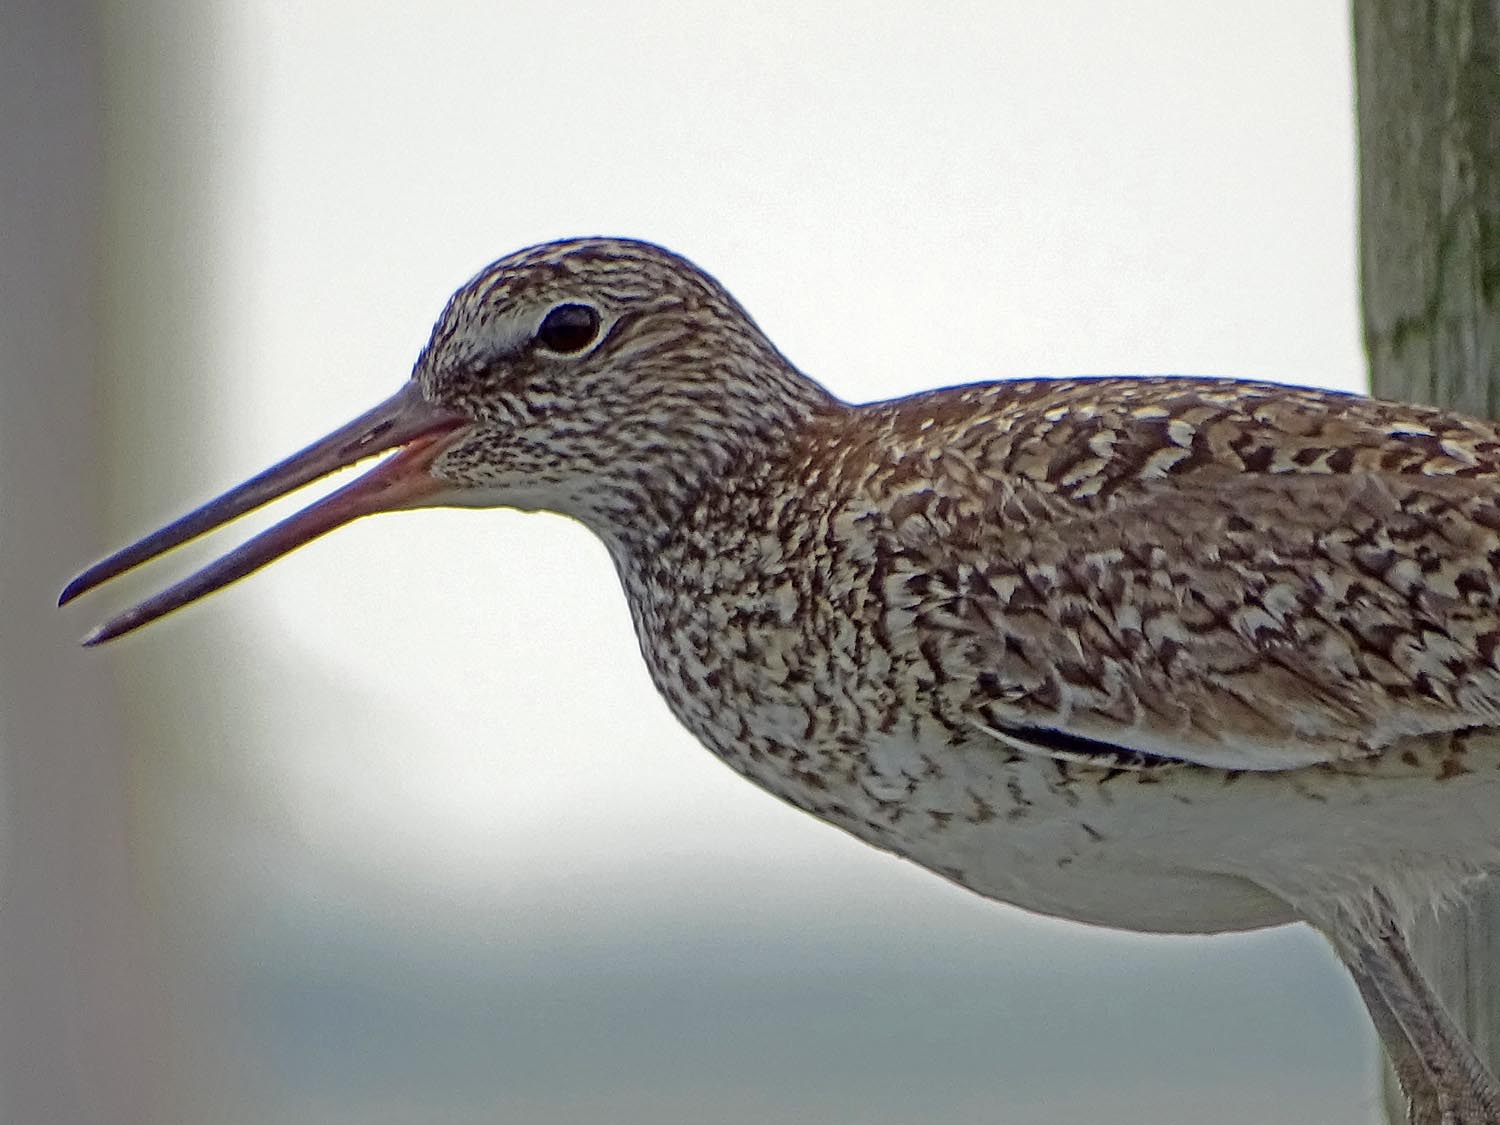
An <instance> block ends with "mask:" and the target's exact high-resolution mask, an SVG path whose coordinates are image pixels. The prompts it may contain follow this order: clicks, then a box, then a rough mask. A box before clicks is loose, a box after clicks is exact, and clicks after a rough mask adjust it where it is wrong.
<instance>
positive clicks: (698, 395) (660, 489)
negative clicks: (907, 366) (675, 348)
mask: <svg viewBox="0 0 1500 1125" xmlns="http://www.w3.org/2000/svg"><path fill="white" fill-rule="evenodd" d="M692 390H693V391H694V392H695V393H693V394H687V395H684V396H683V398H682V399H681V400H680V401H677V402H673V403H668V404H665V407H664V408H663V407H662V404H658V413H657V415H656V418H655V419H654V422H653V425H652V427H651V431H652V436H651V438H650V441H649V444H647V445H645V446H641V447H637V448H636V449H635V450H634V451H633V454H632V457H631V463H630V465H629V466H628V468H622V469H621V471H618V472H613V473H609V474H605V475H603V476H601V477H600V478H598V479H596V480H594V481H592V482H590V484H589V486H588V487H587V488H586V489H585V491H584V494H583V495H582V496H581V497H580V501H581V503H580V504H579V510H577V511H576V512H574V513H570V514H574V515H576V516H577V518H579V519H581V520H582V521H583V522H584V523H585V524H587V525H589V526H590V527H591V528H592V530H593V531H594V532H595V533H596V534H598V535H599V537H600V538H601V539H603V540H604V542H605V544H606V545H607V546H608V547H609V548H610V551H611V553H613V554H614V555H615V556H616V559H617V562H619V563H620V564H621V566H622V567H627V566H629V565H631V564H632V563H633V562H638V561H640V560H645V559H650V558H652V557H654V556H655V554H656V553H657V552H658V551H660V550H661V548H662V546H663V544H665V543H667V542H669V541H671V540H672V539H674V538H676V537H677V536H678V535H679V534H680V533H681V532H682V530H683V529H684V528H685V527H688V526H691V525H692V524H694V522H695V521H698V520H700V519H701V518H702V513H703V511H704V510H705V508H706V507H707V508H712V509H713V510H716V511H722V510H723V509H724V506H725V501H726V499H728V498H732V497H734V496H736V495H743V494H747V493H750V492H754V491H756V490H758V489H760V488H762V487H764V484H765V482H766V481H767V480H768V479H770V478H772V477H774V476H776V475H777V474H778V472H779V471H780V469H781V468H782V467H783V466H784V465H785V464H786V463H787V462H788V461H789V460H791V459H794V458H795V457H796V456H797V454H798V450H799V449H800V448H801V447H802V446H803V445H804V443H805V439H806V436H807V434H808V433H809V432H810V431H811V430H814V429H817V428H819V427H821V426H825V425H827V424H828V423H829V421H830V419H834V418H836V417H837V416H838V415H839V414H841V413H843V412H845V411H847V410H849V409H850V408H849V407H848V406H847V405H846V404H844V403H842V402H840V401H839V400H838V399H836V398H834V397H833V396H832V395H831V394H829V393H828V392H827V391H826V390H824V389H823V388H822V387H821V386H819V385H818V384H817V383H815V382H813V381H812V380H810V379H808V378H806V377H805V376H803V375H801V374H800V373H799V372H797V371H796V370H795V369H793V368H791V367H790V366H789V365H785V362H784V361H782V364H781V365H780V366H778V368H777V370H776V371H775V373H774V374H773V373H772V372H771V371H770V370H769V369H763V371H762V374H761V382H759V383H757V385H756V386H755V387H754V388H753V392H752V391H751V390H748V389H746V388H743V387H735V386H734V385H733V384H729V385H727V386H726V384H725V382H724V381H722V380H720V379H717V378H711V377H710V378H705V379H704V380H703V381H702V383H701V384H700V385H698V386H697V387H693V388H692Z"/></svg>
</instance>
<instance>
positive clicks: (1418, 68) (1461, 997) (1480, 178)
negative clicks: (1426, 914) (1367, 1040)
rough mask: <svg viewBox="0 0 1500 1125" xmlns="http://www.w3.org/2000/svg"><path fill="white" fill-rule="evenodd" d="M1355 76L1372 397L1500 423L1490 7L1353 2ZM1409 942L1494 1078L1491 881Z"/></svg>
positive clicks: (1391, 1111) (1498, 1024)
mask: <svg viewBox="0 0 1500 1125" xmlns="http://www.w3.org/2000/svg"><path fill="white" fill-rule="evenodd" d="M1354 73H1355V83H1356V87H1357V107H1358V117H1359V182H1360V200H1359V217H1360V282H1361V288H1362V291H1363V305H1364V325H1365V349H1366V352H1367V353H1368V355H1369V360H1370V384H1371V387H1372V389H1373V390H1374V392H1375V393H1376V394H1377V395H1381V396H1383V397H1387V398H1396V399H1404V400H1407V401H1413V402H1427V403H1434V404H1438V405H1443V406H1451V407H1455V408H1457V409H1459V410H1462V411H1464V412H1466V413H1470V414H1477V415H1481V416H1488V417H1491V418H1495V417H1500V0H1354ZM1414 940H1415V944H1416V946H1417V950H1418V955H1419V958H1420V960H1421V961H1422V964H1423V967H1424V969H1425V970H1426V972H1427V974H1428V976H1429V978H1430V979H1431V980H1432V981H1433V983H1434V985H1435V986H1436V988H1437V990H1438V992H1439V993H1441V995H1442V996H1443V999H1444V1000H1445V1001H1446V1002H1447V1003H1448V1005H1449V1007H1450V1008H1451V1009H1452V1011H1453V1012H1454V1014H1455V1016H1457V1018H1458V1019H1459V1021H1460V1022H1461V1023H1462V1024H1463V1025H1464V1027H1465V1028H1466V1029H1467V1030H1468V1032H1469V1034H1470V1036H1472V1038H1473V1040H1474V1043H1475V1046H1476V1047H1477V1048H1478V1049H1479V1051H1480V1053H1481V1054H1483V1055H1485V1056H1486V1057H1487V1058H1488V1059H1489V1060H1490V1065H1491V1066H1492V1067H1494V1068H1495V1069H1496V1070H1500V886H1488V887H1486V889H1485V890H1484V892H1483V893H1481V894H1480V895H1478V896H1476V898H1475V899H1474V900H1473V902H1472V903H1471V904H1470V906H1469V907H1468V908H1467V909H1463V910H1456V911H1453V912H1451V913H1449V914H1448V915H1446V916H1444V917H1443V918H1442V919H1441V920H1433V921H1431V922H1430V923H1426V924H1424V925H1423V926H1422V927H1421V932H1419V933H1417V934H1416V935H1414ZM1385 1087H1386V1106H1387V1112H1388V1115H1389V1117H1390V1119H1391V1120H1392V1121H1404V1120H1405V1116H1404V1114H1405V1110H1404V1105H1403V1103H1402V1100H1401V1098H1400V1094H1399V1091H1397V1090H1396V1088H1395V1083H1394V1077H1393V1076H1392V1075H1391V1074H1390V1073H1389V1071H1387V1073H1386V1076H1385Z"/></svg>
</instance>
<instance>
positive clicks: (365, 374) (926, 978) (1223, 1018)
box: [0, 0, 1376, 1125]
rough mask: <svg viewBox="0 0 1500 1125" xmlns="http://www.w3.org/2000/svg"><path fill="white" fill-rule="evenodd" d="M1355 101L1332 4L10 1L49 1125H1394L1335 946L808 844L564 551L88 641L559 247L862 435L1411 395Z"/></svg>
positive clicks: (5, 313) (323, 590)
mask: <svg viewBox="0 0 1500 1125" xmlns="http://www.w3.org/2000/svg"><path fill="white" fill-rule="evenodd" d="M1349 56H1350V47H1349V28H1348V22H1347V13H1346V9H1345V8H1344V6H1343V5H1342V4H1335V3H1326V4H1324V3H1318V4H1309V3H1306V2H1305V0H1278V2H1274V3H1262V4H1256V5H1244V4H1203V3H1201V2H1199V0H1155V2H1152V3H1144V2H1143V3H1134V4H1109V5H1104V4H1097V3H1093V2H1091V0H1071V2H1064V3H1058V2H1056V0H1030V2H1022V0H1012V2H998V0H988V2H976V3H971V4H963V3H953V4H947V5H942V6H940V7H939V10H937V11H935V12H927V13H925V14H923V13H919V11H918V7H917V6H914V5H910V4H905V3H875V2H866V3H860V4H852V3H851V4H826V5H802V4H764V5H744V4H738V3H719V2H708V3H670V2H659V3H641V4H630V5H627V4H609V3H603V2H599V3H587V2H585V3H576V4H570V5H554V4H549V3H542V2H525V0H518V2H512V3H507V4H491V3H486V2H482V0H472V2H467V3H464V2H460V3H455V4H449V5H440V6H423V5H396V4H382V3H368V2H361V3H355V2H353V0H327V2H323V3H317V4H295V3H291V2H275V0H262V2H252V0H235V2H218V3H197V2H191V0H136V2H131V3H126V2H124V0H104V2H103V3H100V4H98V5H90V4H81V3H80V4H72V3H52V2H48V0H11V2H9V3H7V4H6V5H5V6H4V8H3V10H0V107H3V109H0V146H3V147H0V519H3V523H0V755H3V758H0V891H3V897H0V1116H3V1119H4V1120H5V1121H7V1122H11V1121H14V1122H17V1123H21V1122H33V1121H49V1122H52V1121H55V1122H65V1123H69V1125H75V1123H76V1125H92V1123H94V1122H99V1123H104V1122H109V1123H112V1125H132V1123H136V1122H140V1123H146V1122H183V1123H189V1122H209V1121H212V1122H226V1123H240V1122H244V1123H250V1122H319V1123H322V1122H328V1123H335V1125H336V1123H340V1122H350V1123H353V1122H360V1123H381V1122H390V1123H393V1125H394V1123H398V1122H403V1123H404V1122H414V1121H440V1122H455V1123H464V1122H475V1123H477V1122H528V1123H537V1125H565V1123H567V1125H571V1123H583V1122H606V1121H607V1122H623V1123H658V1122H673V1121H714V1122H723V1123H728V1125H733V1123H738V1122H756V1123H758V1125H767V1123H780V1122H784V1123H794V1122H808V1121H830V1122H834V1121H848V1122H866V1123H877V1125H886V1123H890V1125H895V1123H898V1122H901V1123H904V1122H928V1121H944V1122H956V1123H966V1122H981V1121H982V1122H994V1121H1027V1122H1033V1123H1044V1125H1045V1123H1056V1125H1063V1123H1072V1122H1080V1121H1095V1120H1098V1121H1111V1122H1198V1121H1204V1120H1212V1121H1215V1122H1220V1123H1223V1125H1236V1123H1246V1125H1248V1123H1252V1122H1253V1123H1260V1122H1266V1121H1272V1120H1302V1121H1320V1122H1327V1123H1330V1125H1353V1123H1368V1122H1371V1121H1373V1120H1375V1119H1376V1085H1375V1082H1374V1077H1373V1075H1374V1058H1375V1055H1374V1043H1373V1037H1372V1036H1371V1034H1370V1033H1369V1032H1368V1030H1367V1029H1366V1027H1365V1026H1364V1024H1363V1022H1362V1017H1361V1016H1360V1015H1359V1014H1358V1011H1357V1009H1356V1005H1355V1002H1354V997H1353V994H1352V989H1351V988H1350V986H1349V985H1348V984H1347V983H1346V981H1345V980H1344V978H1343V976H1342V975H1341V973H1340V972H1339V971H1338V970H1337V968H1336V967H1335V965H1334V962H1333V959H1332V957H1331V956H1330V955H1329V954H1328V953H1327V952H1326V951H1325V950H1324V949H1323V948H1322V947H1321V945H1320V943H1319V942H1318V940H1317V939H1315V938H1314V937H1313V936H1312V935H1311V934H1310V933H1308V932H1306V931H1305V930H1302V929H1300V928H1290V929H1283V930H1280V931H1274V932H1269V933H1263V934H1257V935H1248V936H1226V937H1220V938H1213V939H1201V938H1200V939H1187V938H1175V939H1169V938H1152V939H1147V938H1142V937H1137V936H1131V935H1122V934H1115V933H1108V932H1103V931H1097V930H1091V929H1087V928H1083V927H1078V926H1072V925H1065V924H1061V923H1057V922H1053V921H1048V920H1044V919H1038V918H1034V917H1030V916H1027V915H1024V914H1022V913H1020V912H1018V911H1016V910H1013V909H1009V908H1006V907H1001V906H997V905H995V904H992V903H987V902H984V901H981V900H979V899H977V898H975V897H972V896H969V895H967V894H965V893H963V892H960V891H957V890H955V889H954V888H952V887H950V886H948V885H946V884H945V883H943V882H941V881H939V880H938V879H936V878H934V877H932V876H930V875H926V874H923V873H921V872H918V871H917V870H916V869H914V868H911V867H909V866H907V865H905V864H903V863H901V862H899V861H896V860H894V859H891V858H889V857H886V856H884V855H880V854H877V853H876V852H874V851H872V850H869V849H867V848H865V847H864V846H862V845H859V844H856V843H854V842H853V841H851V840H849V839H846V838H845V837H843V836H842V835H840V834H839V833H837V832H836V831H834V830H833V829H830V828H826V827H824V826H822V825H819V824H817V823H815V822H813V821H812V820H810V819H808V818H806V817H804V816H802V815H801V814H799V813H796V812H794V811H792V810H790V809H787V808H784V807H782V806H781V805H779V804H778V803H777V802H775V801H774V800H772V799H771V798H769V797H767V796H765V795H764V794H761V793H759V792H758V791H756V790H754V789H753V788H751V787H749V786H747V785H746V784H745V783H744V782H743V781H741V780H740V779H738V778H736V777H734V776H732V775H731V774H730V773H729V772H728V771H727V770H725V769H724V768H723V767H721V766H720V765H718V764H717V763H716V762H715V761H713V760H712V758H710V757H709V755H707V754H706V753H705V752H703V751H702V750H700V749H699V748H698V747H697V746H696V745H694V744H693V742H692V740H691V739H690V738H689V737H688V736H687V735H686V734H685V733H684V732H682V731H681V730H679V729H678V728H677V727H676V726H675V725H674V724H673V722H672V721H671V719H670V718H669V716H668V714H667V712H666V710H665V708H664V707H663V706H662V705H661V703H660V702H659V701H658V700H657V698H656V696H655V694H654V692H653V690H652V688H651V685H650V683H649V682H648V680H647V678H646V675H645V672H644V670H643V668H642V666H641V662H640V660H639V657H638V655H637V653H636V652H635V648H634V641H633V637H632V633H631V630H630V628H629V625H628V621H627V616H626V611H625V607H624V604H623V599H622V597H621V595H620V593H619V591H618V589H617V587H616V584H615V581H614V578H613V575H612V573H611V571H610V568H609V564H608V561H607V559H606V556H605V554H604V552H603V550H602V549H601V548H600V547H599V546H598V545H597V544H596V543H594V542H593V541H592V540H591V539H590V538H589V537H588V536H587V535H586V534H585V533H584V532H583V531H582V530H581V529H580V528H578V527H576V526H572V525H570V524H568V523H566V522H564V521H562V520H559V519H555V518H551V517H523V516H520V515H517V514H514V513H503V512H494V513H474V512H432V513H420V514H405V515H399V516H389V517H383V518H380V519H376V520H370V521H365V522H363V523H361V524H359V525H356V526H355V527H352V528H349V529H346V530H344V531H341V532H339V533H338V534H337V535H335V536H333V537H331V538H329V539H327V540H324V541H322V542H319V543H317V544H316V545H314V546H312V547H309V548H308V549H306V550H304V551H302V552H300V553H298V554H297V555H295V556H293V557H292V558H290V559H288V560H286V561H284V562H282V563H279V564H278V565H277V566H275V567H274V568H272V569H271V570H269V571H267V572H265V573H264V574H261V575H257V576H256V577H254V578H253V579H252V580H250V581H248V582H246V583H244V584H242V585H240V586H238V587H236V588H234V589H233V590H232V591H230V592H228V593H226V594H223V595H221V596H218V597H215V598H213V599H212V600H210V601H209V602H207V603H205V604H203V605H202V606H200V607H197V608H194V609H192V610H191V611H189V612H186V613H183V614H181V615H179V616H178V617H175V618H173V619H171V620H169V621H166V622H163V623H161V624H159V625H157V626H155V627H153V628H151V629H150V630H148V631H146V632H145V633H143V634H141V635H139V636H137V637H133V638H130V639H128V640H126V641H123V642H121V643H119V644H116V645H113V646H110V647H108V648H106V649H105V650H103V651H95V652H83V651H81V650H79V649H77V648H76V647H74V641H75V638H76V637H77V636H78V635H79V634H80V633H82V632H83V631H84V629H85V628H86V627H87V626H88V625H90V624H92V623H93V622H94V621H96V620H98V619H99V618H100V617H101V616H102V615H104V614H105V613H106V612H107V611H109V610H111V609H114V608H118V607H120V606H122V605H123V604H124V603H125V602H126V601H128V600H129V599H131V598H132V597H134V596H137V595H139V594H141V593H144V592H148V591H149V590H151V589H153V588H155V587H158V586H160V585H161V584H163V583H164V582H166V581H167V580H168V579H169V578H171V577H174V576H177V575H180V574H181V573H183V572H184V571H185V569H186V568H187V567H188V566H189V565H191V562H192V560H193V558H197V559H199V560H201V559H202V558H203V557H205V552H204V549H195V550H194V551H191V552H185V555H186V556H188V557H184V558H181V559H176V560H174V561H172V562H167V563H163V564H160V565H158V566H156V567H154V568H151V569H150V571H149V572H148V574H146V575H145V576H142V577H140V578H134V577H133V578H132V579H131V580H130V581H128V582H124V583H121V584H120V585H121V588H120V589H110V590H109V591H107V592H104V593H101V594H97V595H94V596H92V597H90V598H89V599H87V600H86V601H85V602H83V603H82V604H81V605H80V606H78V607H77V608H71V607H70V608H69V609H68V610H66V611H58V610H55V609H54V608H52V601H53V599H54V598H55V595H56V591H57V589H58V588H59V587H60V586H61V585H62V583H63V582H64V581H65V580H66V579H67V578H68V577H69V576H70V575H71V574H72V573H74V572H75V571H76V570H77V569H79V568H80V567H81V566H82V565H84V564H85V563H87V562H89V561H91V560H92V559H93V558H95V557H97V556H98V555H99V554H100V553H102V552H103V551H105V550H106V549H107V548H110V547H112V546H115V545H118V544H120V543H122V542H124V541H126V540H128V539H132V538H135V537H136V536H137V535H139V534H140V533H142V532H144V531H146V530H149V529H150V528H152V527H154V526H156V525H157V524H159V523H161V522H163V521H164V520H165V519H167V518H169V517H171V516H173V515H175V514H177V513H179V512H180V511H182V510H184V509H185V508H186V507H188V506H190V505H193V504H196V503H197V502H199V501H201V500H203V499H205V498H207V497H208V496H209V495H211V494H212V493H214V492H216V491H218V490H220V489H221V488H223V487H225V486H227V485H229V484H232V483H234V482H236V481H237V480H239V479H241V478H243V477H245V476H247V475H248V474H250V473H251V472H252V471H255V470H257V469H259V468H261V467H263V466H265V465H266V464H268V463H270V462H271V461H272V460H274V459H276V458H278V457H280V456H281V455H283V454H284V453H287V452H290V451H291V450H292V449H294V448H296V447H299V446H300V445H302V444H304V443H305V442H306V441H308V440H310V439H311V438H314V437H316V436H318V435H320V434H322V433H323V432H325V431H326V430H328V429H331V428H332V427H333V426H334V425H336V424H338V423H340V422H342V421H344V420H346V419H347V418H348V417H351V416H352V415H354V414H355V413H357V412H359V411H361V410H363V409H364V408H365V407H367V406H369V405H371V404H373V403H374V402H375V401H377V400H378V399H380V398H383V397H385V396H386V395H387V394H389V393H390V392H391V391H393V390H394V389H395V388H396V386H397V385H398V384H399V383H400V381H401V380H402V379H403V378H404V377H405V375H406V373H407V370H408V369H409V366H410V363H411V361H412V360H413V358H414V357H415V355H416V353H417V350H418V349H419V348H420V346H421V345H422V343H423V341H424V339H425V336H426V333H427V330H428V327H429V325H430V324H431V322H432V320H433V318H434V317H435V316H436V314H437V313H438V311H439V309H440V308H441V306H442V304H443V302H444V300H445V299H446V297H447V295H448V293H449V292H450V291H451V290H452V289H454V288H455V287H456V286H457V285H458V284H459V283H460V282H462V281H463V280H464V279H465V278H467V277H468V276H469V275H471V274H472V273H474V272H475V271H476V270H477V269H479V268H480V267H481V266H483V265H484V264H485V263H486V262H487V261H489V260H490V259H492V258H494V257H497V256H499V255H500V254H502V253H505V252H508V251H510V250H512V249H515V248H517V247H519V246H521V245H524V244H527V243H530V242H534V241H538V240H542V239H546V238H552V237H558V236H563V235H570V234H592V233H618V234H630V235H635V236H640V237H646V238H651V239H653V240H656V241H659V242H662V243H664V244H666V245H668V246H670V247H672V248H674V249H677V250H680V251H682V252H683V253H685V254H687V255H688V256H690V257H692V258H693V259H694V260H696V261H697V262H699V263H700V264H701V265H703V266H704V267H705V268H707V269H709V270H710V271H711V272H713V273H715V274H716V275H718V276H719V277H720V278H721V280H723V281H724V282H725V283H726V284H727V285H728V286H729V287H730V289H731V290H732V291H733V292H734V293H735V294H736V295H737V296H738V297H739V298H740V299H741V300H742V301H743V302H744V303H745V305H746V306H747V307H748V308H749V309H750V310H751V312H752V313H753V314H754V315H755V316H756V317H757V319H758V320H759V321H760V323H761V324H762V326H763V327H764V328H765V329H766V330H767V331H768V332H769V334H770V335H771V336H772V338H773V339H775V340H776V341H777V342H778V343H779V344H780V345H781V347H782V348H783V350H784V351H785V352H786V353H787V354H788V355H789V356H790V357H791V358H792V359H793V361H794V362H796V363H798V364H799V365H800V366H802V367H803V368H804V369H805V370H807V371H808V372H809V373H811V374H813V375H815V376H816V377H818V378H820V379H821V380H823V381H824V382H826V383H827V384H828V385H829V386H830V387H831V388H832V389H833V390H835V391H836V392H838V393H839V394H841V395H844V396H846V397H848V398H851V399H869V398H876V397H884V396H890V395H897V394H903V393H906V392H908V391H912V390H916V389H918V388H922V387H927V386H932V385H937V384H940V383H946V382H960V381H966V380H970V379H976V378H988V377H1006V376H1014V375H1022V374H1036V373H1046V374H1068V373H1102V372H1159V371H1168V372H1196V373H1212V374H1235V375H1249V376H1257V377H1265V378H1273V379H1280V380H1285V381H1290V382H1298V383H1310V384H1319V385H1329V386H1337V387H1344V388H1357V387H1360V386H1362V384H1363V379H1364V372H1363V359H1362V355H1361V351H1360V342H1359V335H1358V323H1357V312H1356V296H1355V264H1354V182H1353V155H1354V154H1353V123H1352V111H1351V89H1350V73H1349V70H1350V67H1349ZM254 522H255V521H247V527H246V529H245V531H246V532H248V530H249V526H250V525H253V524H254ZM243 533H244V532H241V533H240V534H243ZM234 536H235V533H231V534H230V535H229V537H228V538H230V539H233V538H234ZM223 543H224V540H222V539H220V540H215V541H214V544H213V545H212V546H210V547H208V548H207V550H213V549H215V548H216V547H222V546H223Z"/></svg>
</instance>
